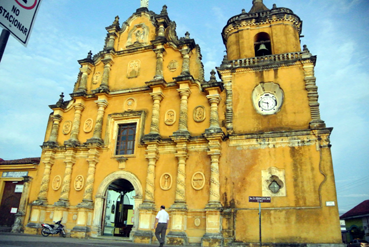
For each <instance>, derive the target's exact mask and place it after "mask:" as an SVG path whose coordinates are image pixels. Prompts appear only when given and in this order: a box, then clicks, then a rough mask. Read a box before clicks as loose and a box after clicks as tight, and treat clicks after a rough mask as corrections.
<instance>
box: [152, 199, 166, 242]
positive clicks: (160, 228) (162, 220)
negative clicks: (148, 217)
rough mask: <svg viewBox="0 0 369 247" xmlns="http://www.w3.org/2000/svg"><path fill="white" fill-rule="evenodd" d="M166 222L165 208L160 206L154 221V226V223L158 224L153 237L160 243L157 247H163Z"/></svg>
mask: <svg viewBox="0 0 369 247" xmlns="http://www.w3.org/2000/svg"><path fill="white" fill-rule="evenodd" d="M168 221H169V214H168V213H167V212H166V211H165V206H163V205H162V206H161V207H160V211H159V213H158V214H157V215H156V219H155V225H156V223H158V224H157V226H156V229H155V236H156V238H157V239H158V241H159V243H160V245H159V247H163V246H164V243H165V233H166V231H167V227H168Z"/></svg>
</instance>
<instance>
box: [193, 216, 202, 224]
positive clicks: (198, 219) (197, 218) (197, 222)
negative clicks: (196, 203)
mask: <svg viewBox="0 0 369 247" xmlns="http://www.w3.org/2000/svg"><path fill="white" fill-rule="evenodd" d="M194 224H195V226H200V224H201V219H200V217H196V218H195V220H194Z"/></svg>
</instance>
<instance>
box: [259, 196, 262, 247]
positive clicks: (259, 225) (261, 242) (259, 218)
mask: <svg viewBox="0 0 369 247" xmlns="http://www.w3.org/2000/svg"><path fill="white" fill-rule="evenodd" d="M259 242H260V247H261V245H262V242H261V203H260V201H259Z"/></svg>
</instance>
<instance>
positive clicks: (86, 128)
mask: <svg viewBox="0 0 369 247" xmlns="http://www.w3.org/2000/svg"><path fill="white" fill-rule="evenodd" d="M93 125H94V120H92V118H88V119H86V121H85V123H84V124H83V131H84V132H85V133H88V132H91V130H92V127H93Z"/></svg>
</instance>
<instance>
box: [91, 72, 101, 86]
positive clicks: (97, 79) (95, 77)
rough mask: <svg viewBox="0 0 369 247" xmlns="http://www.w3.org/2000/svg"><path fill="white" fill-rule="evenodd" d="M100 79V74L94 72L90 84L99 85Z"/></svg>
mask: <svg viewBox="0 0 369 247" xmlns="http://www.w3.org/2000/svg"><path fill="white" fill-rule="evenodd" d="M100 78H101V72H96V73H95V74H94V76H93V79H92V84H94V85H95V84H97V83H99V81H100Z"/></svg>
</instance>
